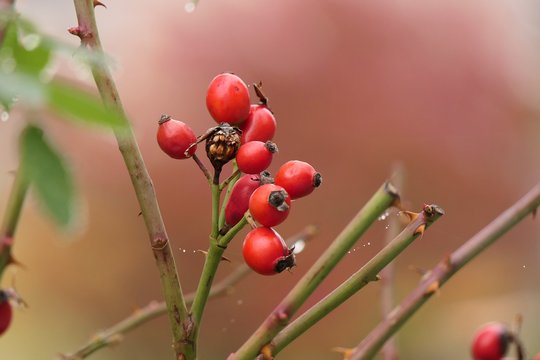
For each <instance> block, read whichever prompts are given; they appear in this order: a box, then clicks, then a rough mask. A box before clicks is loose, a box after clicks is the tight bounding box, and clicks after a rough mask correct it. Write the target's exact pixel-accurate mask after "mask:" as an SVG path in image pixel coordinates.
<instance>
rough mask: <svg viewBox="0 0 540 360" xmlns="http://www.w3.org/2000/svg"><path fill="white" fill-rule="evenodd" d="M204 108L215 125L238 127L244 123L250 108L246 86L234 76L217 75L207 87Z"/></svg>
mask: <svg viewBox="0 0 540 360" xmlns="http://www.w3.org/2000/svg"><path fill="white" fill-rule="evenodd" d="M206 107H207V108H208V112H209V113H210V115H211V116H212V118H214V120H215V121H216V122H217V123H222V122H226V123H229V124H231V125H238V124H240V123H242V122H244V121H245V120H246V119H247V117H248V115H249V108H250V100H249V91H248V88H247V85H246V84H245V83H244V82H243V81H242V79H240V78H239V77H238V76H236V75H234V74H230V73H223V74H219V75H218V76H216V77H215V78H214V79H213V80H212V81H211V82H210V85H209V86H208V91H207V92H206Z"/></svg>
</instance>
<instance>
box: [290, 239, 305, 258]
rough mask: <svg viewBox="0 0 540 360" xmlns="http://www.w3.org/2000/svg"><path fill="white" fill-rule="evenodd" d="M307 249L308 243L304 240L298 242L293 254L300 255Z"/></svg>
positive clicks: (295, 244)
mask: <svg viewBox="0 0 540 360" xmlns="http://www.w3.org/2000/svg"><path fill="white" fill-rule="evenodd" d="M305 248H306V242H305V241H304V240H298V241H297V242H295V243H294V250H293V254H295V255H296V254H300V253H301V252H302V251H304V249H305Z"/></svg>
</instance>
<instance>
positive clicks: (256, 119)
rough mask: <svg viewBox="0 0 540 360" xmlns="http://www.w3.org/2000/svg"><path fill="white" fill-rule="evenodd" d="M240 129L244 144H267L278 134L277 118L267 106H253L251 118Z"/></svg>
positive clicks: (250, 112)
mask: <svg viewBox="0 0 540 360" xmlns="http://www.w3.org/2000/svg"><path fill="white" fill-rule="evenodd" d="M240 129H241V130H242V137H241V141H242V144H245V143H247V142H250V141H262V142H266V141H268V140H272V138H273V137H274V134H275V133H276V118H275V117H274V114H272V112H271V111H270V109H268V108H267V107H266V106H265V105H251V108H250V109H249V116H248V117H247V119H246V121H245V122H244V123H242V125H241V126H240Z"/></svg>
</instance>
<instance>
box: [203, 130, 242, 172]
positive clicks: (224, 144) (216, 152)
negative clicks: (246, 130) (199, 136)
mask: <svg viewBox="0 0 540 360" xmlns="http://www.w3.org/2000/svg"><path fill="white" fill-rule="evenodd" d="M241 133H242V131H241V130H240V129H238V128H237V127H233V126H230V125H229V124H227V123H221V124H220V125H218V126H216V127H215V128H213V129H211V130H210V133H209V134H208V137H207V138H206V155H207V156H208V159H210V162H211V163H212V166H213V167H214V169H215V170H216V171H221V168H222V167H223V165H225V164H226V163H228V162H229V161H231V160H232V159H234V157H235V156H236V152H237V151H238V148H239V147H240V134H241Z"/></svg>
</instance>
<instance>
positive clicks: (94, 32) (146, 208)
mask: <svg viewBox="0 0 540 360" xmlns="http://www.w3.org/2000/svg"><path fill="white" fill-rule="evenodd" d="M74 4H75V10H76V13H77V20H78V33H79V37H80V38H81V43H82V45H84V46H88V47H89V48H90V49H92V50H94V51H96V52H100V53H101V52H103V50H102V47H101V42H100V39H99V33H98V29H97V25H96V19H95V14H94V5H93V1H92V0H74ZM92 74H93V76H94V80H95V82H96V85H97V88H98V90H99V93H100V95H101V98H102V99H103V101H104V103H105V104H106V105H107V106H109V107H111V108H114V109H116V110H117V111H118V112H120V113H121V114H124V116H125V111H124V108H123V106H122V103H121V100H120V96H119V94H118V91H117V89H116V85H115V83H114V80H113V78H112V75H111V74H110V71H109V68H108V67H107V65H106V64H105V63H103V62H102V63H99V64H96V65H94V66H93V67H92ZM126 122H127V123H128V126H127V130H116V131H115V135H116V139H117V142H118V146H119V148H120V152H121V154H122V156H123V159H124V162H125V165H126V167H127V170H128V172H129V175H130V177H131V181H132V183H133V187H134V190H135V193H136V195H137V199H138V201H139V205H140V208H141V212H142V215H143V218H144V222H145V225H146V228H147V231H148V236H149V240H150V245H151V248H152V252H153V254H154V258H155V260H156V265H157V268H158V271H159V276H160V280H161V287H162V289H163V293H164V298H165V302H166V304H167V310H168V314H169V321H170V324H171V330H172V335H173V348H174V350H175V353H176V358H177V359H178V358H181V357H183V358H185V359H194V358H195V355H194V351H193V347H191V346H189V344H188V343H187V342H186V341H185V339H186V338H187V337H188V336H189V334H188V333H189V329H190V328H191V326H190V319H189V317H188V312H187V309H186V304H185V301H184V296H183V293H182V288H181V286H180V281H179V278H178V273H177V270H176V264H175V261H174V257H173V254H172V250H171V246H170V243H169V238H168V236H167V232H166V229H165V225H164V223H163V219H162V217H161V212H160V209H159V205H158V202H157V198H156V194H155V191H154V186H153V184H152V180H151V178H150V176H149V174H148V171H147V169H146V166H145V164H144V160H143V158H142V155H141V153H140V150H139V146H138V144H137V140H136V138H135V135H134V133H133V129H132V128H131V126H130V124H129V122H128V121H127V117H126Z"/></svg>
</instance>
